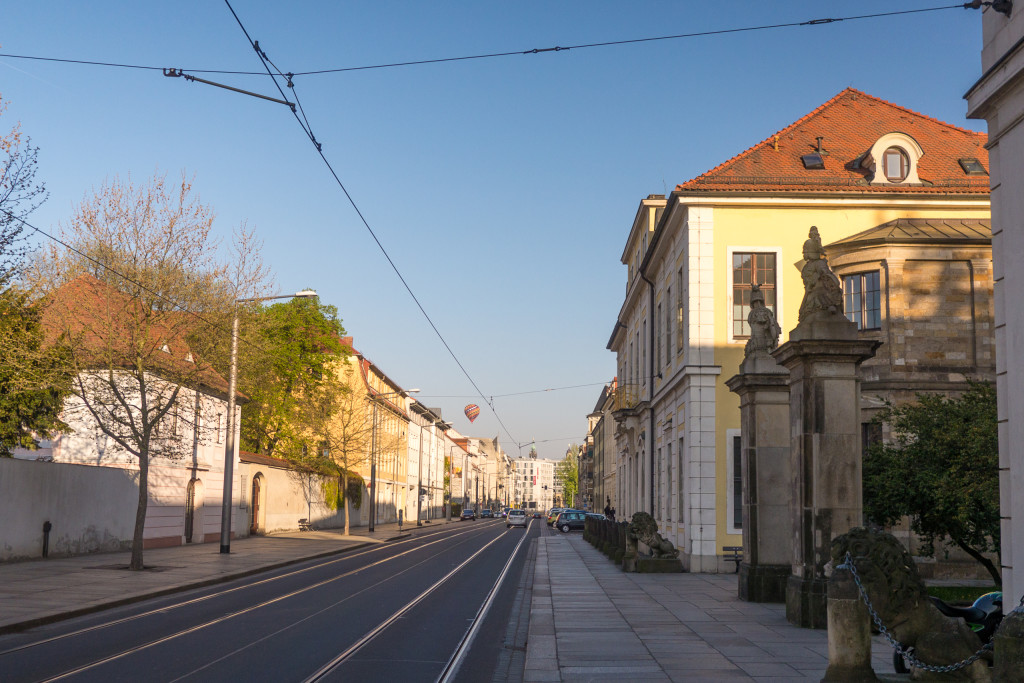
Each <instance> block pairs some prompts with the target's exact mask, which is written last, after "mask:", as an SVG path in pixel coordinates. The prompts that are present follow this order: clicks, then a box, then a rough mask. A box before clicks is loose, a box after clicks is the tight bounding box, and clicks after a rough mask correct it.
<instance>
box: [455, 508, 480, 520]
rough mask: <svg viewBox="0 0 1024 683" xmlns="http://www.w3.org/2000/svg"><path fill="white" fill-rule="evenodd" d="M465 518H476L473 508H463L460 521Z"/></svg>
mask: <svg viewBox="0 0 1024 683" xmlns="http://www.w3.org/2000/svg"><path fill="white" fill-rule="evenodd" d="M464 519H476V513H475V512H473V510H472V509H466V510H463V511H462V514H461V515H460V516H459V521H460V522H461V521H462V520H464Z"/></svg>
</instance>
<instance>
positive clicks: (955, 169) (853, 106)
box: [676, 88, 989, 195]
mask: <svg viewBox="0 0 1024 683" xmlns="http://www.w3.org/2000/svg"><path fill="white" fill-rule="evenodd" d="M896 132H898V133H905V134H907V135H910V136H911V137H913V138H914V139H915V140H916V141H917V142H918V144H919V145H920V146H921V148H922V149H923V150H924V156H922V157H921V159H920V161H919V162H918V166H917V168H918V175H919V177H920V179H921V181H922V183H923V184H922V185H906V186H904V185H898V184H886V185H870V184H868V177H869V176H870V171H869V170H868V169H863V168H857V167H856V161H857V159H858V158H859V157H860V156H861V155H863V154H864V153H865V152H867V151H868V150H869V149H870V148H871V146H872V145H873V144H874V143H875V142H876V141H877V140H878V139H879V138H880V137H882V136H883V135H885V134H886V133H896ZM818 136H821V137H822V138H823V140H822V149H823V150H825V151H826V152H827V154H826V155H824V160H825V168H824V169H818V170H814V169H807V168H804V164H803V162H802V160H801V157H802V156H803V155H805V154H810V153H812V152H814V151H815V150H816V148H817V140H816V138H817V137H818ZM986 140H987V136H986V135H985V134H984V133H976V132H974V131H970V130H967V129H965V128H959V127H957V126H954V125H951V124H948V123H944V122H942V121H939V120H938V119H934V118H932V117H930V116H925V115H924V114H919V113H917V112H915V111H912V110H910V109H907V108H905V107H901V106H899V105H895V104H892V103H891V102H886V101H885V100H882V99H879V98H877V97H873V96H871V95H868V94H867V93H863V92H861V91H859V90H855V89H854V88H847V89H846V90H843V91H842V92H841V93H839V94H838V95H836V96H835V97H833V98H832V99H830V100H829V101H828V102H825V103H824V104H822V105H821V106H820V107H818V108H817V109H815V110H814V111H812V112H810V113H809V114H807V115H806V116H804V117H803V118H801V119H799V120H798V121H796V122H795V123H793V124H791V125H789V126H787V127H786V128H783V129H782V130H780V131H779V132H778V133H776V134H775V135H772V136H770V137H768V138H767V139H765V140H762V141H761V142H759V143H758V144H756V145H754V146H753V147H751V148H750V149H748V150H746V151H745V152H742V153H741V154H738V155H736V156H734V157H733V158H731V159H729V160H728V161H726V162H724V163H722V164H720V165H719V166H716V167H715V168H713V169H711V170H710V171H708V172H706V173H704V174H703V175H700V176H698V177H696V178H694V179H693V180H689V181H687V182H685V183H682V184H680V185H677V186H676V190H677V191H681V192H687V191H697V192H737V191H739V192H772V193H778V192H842V193H866V192H870V193H877V192H883V193H885V192H896V193H926V194H950V193H952V194H986V195H987V194H988V192H989V177H988V175H973V176H972V175H967V174H966V173H965V172H964V170H963V169H962V168H961V167H960V164H959V161H958V160H959V159H960V158H970V157H973V158H975V159H978V160H979V161H980V162H981V163H982V165H984V166H985V168H986V170H987V169H988V151H987V150H986V149H985V147H984V145H985V142H986ZM776 146H777V149H776Z"/></svg>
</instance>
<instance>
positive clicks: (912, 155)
mask: <svg viewBox="0 0 1024 683" xmlns="http://www.w3.org/2000/svg"><path fill="white" fill-rule="evenodd" d="M985 141H986V139H985V136H984V135H982V134H979V133H975V132H973V131H969V130H965V129H963V128H959V127H957V126H953V125H950V124H947V123H943V122H941V121H938V120H936V119H933V118H931V117H928V116H926V115H923V114H920V113H917V112H914V111H911V110H909V109H906V108H904V107H900V106H899V105H896V104H892V103H890V102H886V101H884V100H880V99H878V98H875V97H872V96H871V95H868V94H866V93H863V92H860V91H857V90H854V89H852V88H848V89H846V90H844V91H842V92H841V93H839V94H838V95H836V96H835V97H833V98H832V99H831V100H829V101H828V102H825V103H824V104H822V105H821V106H820V107H818V108H817V109H815V110H814V111H812V112H810V113H808V114H807V115H805V116H803V117H802V118H800V119H799V120H797V121H796V122H795V123H793V124H792V125H790V126H787V127H786V128H784V129H782V130H780V131H778V132H776V133H774V134H772V135H770V136H768V137H767V138H766V139H765V140H763V141H761V142H759V143H757V144H755V145H754V146H753V147H751V148H749V149H747V150H746V151H743V152H741V153H739V154H737V155H736V156H734V157H732V158H731V159H729V160H727V161H725V162H723V163H721V164H720V165H719V166H717V167H715V168H713V169H712V170H710V171H708V172H706V173H704V174H702V175H701V176H699V177H697V178H694V179H693V180H690V181H688V182H685V183H682V184H680V185H678V186H677V187H676V188H675V190H674V191H673V192H672V193H671V194H670V195H669V196H667V197H666V196H663V195H650V196H648V197H647V198H645V199H643V200H641V202H640V205H639V207H638V209H637V212H636V215H635V217H634V219H633V223H632V225H631V227H630V230H629V235H628V237H627V240H626V243H625V246H624V248H623V252H622V256H621V261H622V264H623V265H624V266H625V270H626V288H625V294H624V299H623V302H622V305H621V308H620V311H619V315H618V317H617V320H616V322H615V325H614V328H613V330H612V333H611V335H610V339H609V342H608V348H609V349H610V350H611V351H613V352H614V353H615V354H616V362H617V379H618V386H617V388H616V391H615V399H614V409H613V414H614V417H615V421H616V429H615V433H614V451H615V454H616V461H617V472H616V477H617V481H616V487H617V492H618V503H619V504H618V505H617V508H618V510H617V511H618V513H619V517H620V518H622V519H626V518H628V517H629V516H630V515H631V514H632V513H633V512H636V511H639V510H643V511H647V512H649V513H651V514H652V515H653V516H654V517H655V518H656V519H657V521H658V524H659V527H660V528H661V529H662V531H663V533H664V535H665V536H666V537H667V538H669V539H670V540H672V541H673V542H674V543H675V544H676V545H677V546H678V547H679V548H680V550H681V558H682V561H683V563H684V566H685V567H686V568H687V569H689V570H691V571H709V572H718V571H733V565H732V564H731V563H729V562H726V561H725V558H724V554H725V553H724V550H723V548H724V547H726V546H738V545H741V544H742V533H743V528H742V524H743V515H742V510H743V507H742V488H743V486H742V483H743V482H742V474H743V473H742V471H741V467H740V448H739V444H740V413H739V399H738V397H737V396H736V395H735V394H732V393H731V392H730V391H729V389H728V387H727V386H726V385H725V380H726V379H728V378H729V377H731V376H733V375H734V374H736V373H737V372H738V369H739V364H740V362H741V360H742V359H743V349H744V345H745V343H746V340H747V338H748V336H749V329H748V327H747V314H748V312H749V310H750V293H751V291H752V285H753V284H755V283H756V284H758V285H759V286H760V287H761V289H762V291H764V292H765V299H766V301H765V303H766V305H767V306H768V308H770V309H772V311H773V313H774V314H775V317H776V319H777V320H778V322H779V324H780V326H781V328H782V338H781V340H780V342H785V341H786V340H787V338H788V333H789V331H790V330H792V329H793V328H794V327H795V326H796V323H797V311H798V309H799V306H800V301H801V299H802V296H803V286H802V282H801V279H800V269H799V267H800V265H801V263H802V253H801V249H802V245H803V243H804V241H805V240H806V239H807V237H808V231H809V229H810V228H811V226H817V228H818V230H819V231H820V234H821V236H822V240H823V241H824V242H825V243H826V244H829V245H830V247H829V249H830V250H832V252H834V253H835V254H836V256H835V258H836V265H837V272H839V274H840V276H841V277H842V278H843V280H844V284H845V285H846V286H847V287H848V289H847V291H846V294H847V297H848V300H852V299H851V297H853V298H856V297H855V296H854V295H857V296H859V297H860V298H859V299H857V301H858V302H859V303H858V306H859V307H860V308H859V311H858V313H857V315H859V316H860V317H859V320H860V321H861V325H862V329H863V330H864V331H863V334H865V335H877V334H881V335H885V336H887V335H889V334H892V335H893V342H894V344H893V345H894V347H900V346H902V347H903V348H902V349H900V348H893V349H891V350H886V351H885V352H883V357H884V359H885V360H882V359H879V360H878V361H877V362H875V363H874V364H873V365H868V366H867V368H866V370H865V371H866V372H867V371H873V372H875V373H876V374H875V375H872V376H871V377H870V378H869V377H867V376H866V377H865V380H867V379H873V380H875V381H876V385H875V388H876V389H881V388H882V386H883V384H884V382H886V381H893V380H895V379H900V378H902V379H906V377H908V376H910V375H911V374H915V375H916V374H917V373H918V372H919V371H921V370H922V369H925V370H927V371H928V372H931V370H932V369H934V370H935V372H932V374H931V376H932V377H939V376H945V378H946V380H951V379H958V378H957V377H956V375H963V376H964V377H966V376H968V375H973V374H974V373H977V372H985V369H984V368H985V367H991V365H990V364H991V349H990V347H989V346H988V344H987V343H986V342H985V336H986V334H989V335H990V334H991V332H990V330H986V329H985V328H984V325H986V320H987V318H986V313H985V311H986V309H985V305H984V302H981V303H980V304H979V306H980V307H979V308H977V309H976V310H975V312H974V313H973V314H972V315H971V316H969V317H970V321H969V322H967V323H964V326H960V327H957V328H956V329H957V330H958V334H959V333H963V334H964V335H965V337H967V338H970V339H972V340H973V341H969V340H965V341H964V342H963V344H960V342H959V341H958V345H957V347H956V349H949V355H948V356H944V357H942V358H938V357H937V356H934V355H931V356H930V355H929V354H936V353H940V352H942V353H944V352H945V350H944V349H936V348H934V346H933V344H931V342H929V341H927V340H926V341H925V342H922V341H920V340H919V339H918V337H920V334H921V333H918V332H917V331H916V329H917V328H914V329H913V330H910V329H908V328H906V324H910V323H914V322H916V321H919V318H918V314H917V312H914V311H908V310H907V309H906V306H905V305H904V304H905V302H906V301H907V299H908V298H909V300H911V301H923V300H924V299H927V298H928V297H931V300H932V301H933V302H934V301H935V300H937V299H941V300H948V299H949V298H950V297H952V298H955V297H956V296H960V295H961V294H962V292H960V293H952V292H950V293H949V294H948V296H947V294H946V293H942V292H940V293H938V294H934V293H932V294H927V295H926V294H925V293H923V292H920V291H918V289H917V288H916V285H915V284H914V282H913V281H912V279H906V276H908V275H910V276H911V278H913V277H917V276H918V275H921V276H927V277H928V278H931V277H933V276H935V274H936V273H940V272H943V271H944V270H945V271H947V272H955V273H957V274H958V277H959V275H964V277H965V278H966V280H962V281H960V284H958V285H957V286H958V287H959V286H962V287H967V288H968V290H969V291H973V292H974V293H976V294H978V296H979V298H976V299H974V301H975V302H976V303H977V302H979V301H981V298H980V297H981V295H982V293H983V290H984V287H985V284H984V283H985V282H986V280H987V279H990V278H991V275H990V272H991V271H990V269H989V267H988V266H987V265H986V263H985V259H984V257H983V256H982V255H981V252H983V249H984V248H983V245H979V244H971V245H957V244H956V243H955V240H954V241H949V240H948V239H946V238H947V237H949V235H946V234H945V233H942V234H939V233H936V234H934V235H932V237H934V240H935V242H936V244H926V242H927V240H924V239H921V240H917V239H912V240H908V241H907V243H905V244H899V245H897V244H895V243H889V244H888V245H887V246H885V247H884V248H883V247H882V246H879V245H871V239H873V238H871V237H870V236H866V235H864V233H866V232H867V231H872V230H881V231H884V230H886V229H887V228H885V227H883V226H884V224H887V223H889V222H891V221H897V220H904V221H906V220H907V219H913V220H919V219H925V221H926V223H922V224H914V223H904V224H903V225H904V226H905V227H907V226H915V225H917V226H920V225H924V224H927V225H946V226H952V225H957V224H964V225H968V226H971V228H970V231H969V232H971V233H973V235H974V236H979V237H982V238H983V233H984V226H985V225H987V221H988V219H989V190H988V176H987V164H988V155H987V152H986V150H985ZM874 235H875V238H877V237H878V234H877V233H874ZM854 236H860V237H859V238H856V239H853V240H852V241H849V238H854ZM858 239H861V240H862V241H860V242H858V241H857V240H858ZM865 240H866V241H865ZM961 246H962V247H963V249H960V247H961ZM975 247H980V250H979V249H976V248H975ZM886 249H888V251H886ZM918 249H920V250H922V251H921V253H936V252H942V254H943V255H942V256H941V257H936V260H932V261H933V262H931V263H929V264H923V263H919V262H918V259H916V258H911V257H908V256H907V252H908V251H911V252H912V251H914V250H918ZM958 249H959V251H958ZM872 250H874V251H872ZM965 250H966V251H965ZM883 251H885V254H883V253H882V252H883ZM967 252H969V253H967ZM830 253H831V252H830ZM926 260H931V257H926ZM871 272H878V275H877V277H873V276H869V275H868V274H869V273H871ZM883 280H884V282H885V283H886V286H887V287H888V286H890V285H899V286H903V285H904V284H905V285H906V287H907V289H906V290H905V292H903V293H901V292H897V293H896V297H895V298H890V297H889V296H888V291H886V295H885V297H882V291H883V290H882V289H881V287H882V282H883ZM876 281H877V283H878V284H877V285H876ZM951 286H952V285H951ZM855 288H860V289H859V290H858V289H855ZM970 288H973V290H971V289H970ZM858 292H859V294H858ZM972 296H973V294H972ZM901 297H902V298H901ZM922 297H923V298H922ZM883 299H884V300H885V301H886V305H887V307H882V306H881V301H882V300H883ZM868 301H870V302H871V303H872V304H874V303H877V304H878V306H877V309H878V310H875V308H870V307H869V308H870V310H868V309H866V308H865V302H868ZM901 302H903V303H901ZM900 306H903V308H900ZM931 313H932V314H935V315H938V316H942V315H943V313H942V312H940V311H931ZM848 314H849V315H850V316H854V311H852V310H851V311H848ZM868 314H870V315H871V316H875V317H865V316H868ZM851 319H852V318H851ZM890 323H891V324H890ZM900 330H902V334H900V333H899V331H900ZM925 335H926V336H927V333H925ZM908 337H914V338H913V339H911V340H910V341H908V340H907V338H908ZM898 338H901V339H898ZM971 345H973V346H971ZM968 346H970V348H971V350H970V351H968V350H965V349H966V347H968ZM959 354H963V355H962V356H961V355H959ZM927 359H931V361H934V363H933V365H935V366H936V367H935V368H931V369H928V368H925V367H924V366H926V365H927V363H924V362H923V361H924V360H927ZM931 361H929V362H931ZM886 363H888V366H887V368H883V365H885V364H886ZM986 363H987V364H988V365H986ZM939 365H942V366H943V367H942V368H938V367H937V366H939ZM872 368H873V370H872ZM958 381H960V380H958ZM940 384H941V382H940ZM926 385H927V381H924V380H922V383H921V385H920V386H922V387H923V386H926ZM934 385H935V384H934V383H933V386H934ZM945 386H947V387H948V385H945ZM865 392H867V388H865ZM865 421H866V420H865Z"/></svg>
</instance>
